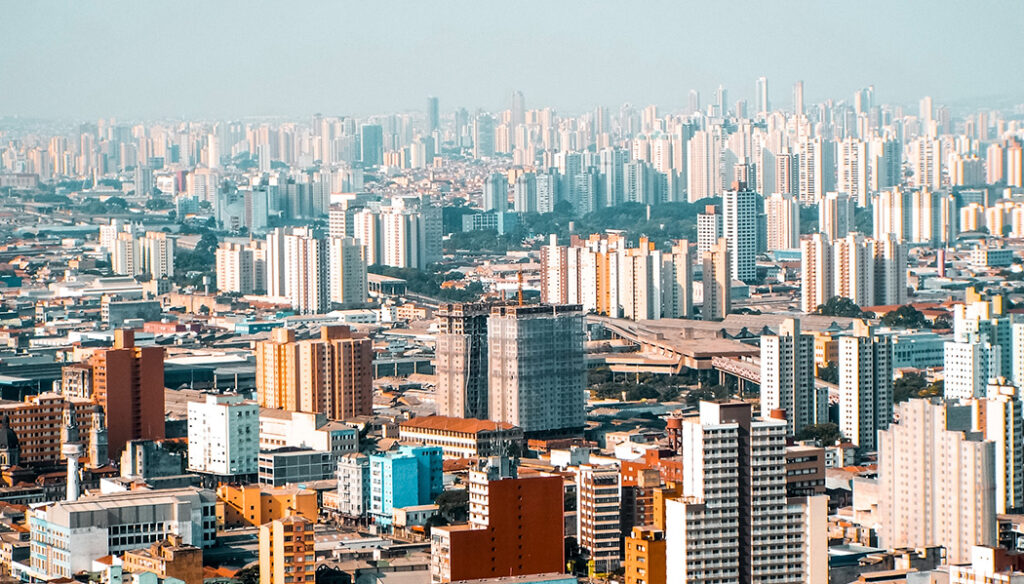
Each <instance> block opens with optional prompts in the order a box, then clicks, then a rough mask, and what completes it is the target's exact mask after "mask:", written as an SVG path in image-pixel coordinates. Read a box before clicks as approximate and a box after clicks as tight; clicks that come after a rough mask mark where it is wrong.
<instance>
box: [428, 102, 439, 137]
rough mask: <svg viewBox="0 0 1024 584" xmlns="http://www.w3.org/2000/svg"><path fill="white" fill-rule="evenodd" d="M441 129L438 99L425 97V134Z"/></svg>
mask: <svg viewBox="0 0 1024 584" xmlns="http://www.w3.org/2000/svg"><path fill="white" fill-rule="evenodd" d="M440 129H441V108H440V104H439V102H438V99H437V98H436V97H434V96H430V97H427V133H429V134H432V133H434V132H436V131H437V130H440Z"/></svg>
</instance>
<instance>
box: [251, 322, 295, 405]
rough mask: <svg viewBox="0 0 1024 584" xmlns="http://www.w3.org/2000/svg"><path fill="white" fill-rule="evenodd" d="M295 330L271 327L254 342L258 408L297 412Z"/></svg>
mask: <svg viewBox="0 0 1024 584" xmlns="http://www.w3.org/2000/svg"><path fill="white" fill-rule="evenodd" d="M297 349H298V345H296V343H295V331H293V330H291V329H286V328H278V329H274V330H273V331H271V332H270V339H269V340H266V341H260V342H258V343H256V395H257V398H256V401H257V402H259V404H260V407H261V408H277V409H282V410H288V411H290V412H297V411H299V352H298V350H297Z"/></svg>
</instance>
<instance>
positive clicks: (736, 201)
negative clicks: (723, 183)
mask: <svg viewBox="0 0 1024 584" xmlns="http://www.w3.org/2000/svg"><path fill="white" fill-rule="evenodd" d="M759 199H760V197H759V196H758V194H757V193H755V192H754V191H752V190H750V189H748V188H747V187H746V185H745V184H743V183H738V184H734V185H733V188H732V190H729V191H726V192H725V193H724V194H723V195H722V237H724V238H726V240H727V241H728V242H729V259H730V270H731V272H732V279H734V280H741V281H743V282H747V283H751V282H754V281H755V280H757V265H756V260H757V215H758V210H759V207H760V206H761V205H759V203H760V201H759Z"/></svg>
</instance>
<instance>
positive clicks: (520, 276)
mask: <svg viewBox="0 0 1024 584" xmlns="http://www.w3.org/2000/svg"><path fill="white" fill-rule="evenodd" d="M517 279H518V280H519V294H518V298H519V306H522V305H523V269H522V268H519V277H518V278H517Z"/></svg>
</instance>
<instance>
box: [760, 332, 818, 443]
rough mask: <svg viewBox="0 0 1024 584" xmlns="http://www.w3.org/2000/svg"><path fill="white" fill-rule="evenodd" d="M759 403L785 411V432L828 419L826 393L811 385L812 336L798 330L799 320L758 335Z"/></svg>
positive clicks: (770, 410)
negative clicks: (759, 348)
mask: <svg viewBox="0 0 1024 584" xmlns="http://www.w3.org/2000/svg"><path fill="white" fill-rule="evenodd" d="M761 403H762V407H763V411H765V412H772V411H774V410H782V411H784V412H785V419H786V427H787V434H789V435H796V434H799V433H800V430H802V429H803V428H804V426H808V425H811V424H821V423H824V422H826V421H827V420H828V392H827V390H825V389H824V388H822V389H821V390H820V391H819V390H818V388H816V387H815V379H814V335H810V334H805V333H801V332H800V321H799V320H795V319H792V318H787V319H786V320H784V321H783V322H782V324H781V325H780V326H779V333H778V334H776V335H763V336H762V337H761Z"/></svg>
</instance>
